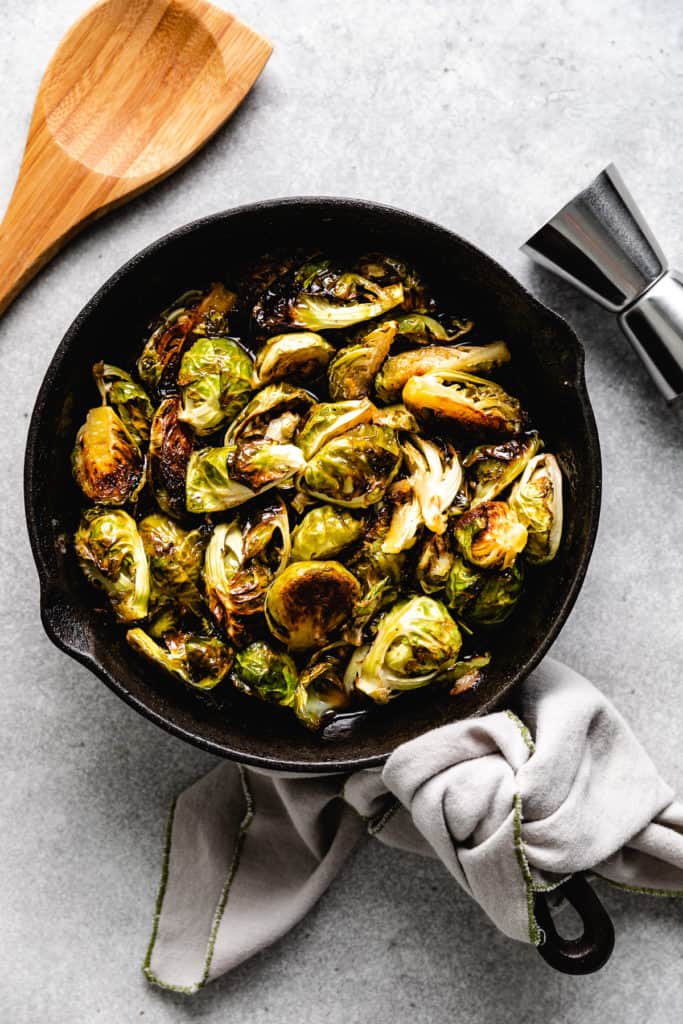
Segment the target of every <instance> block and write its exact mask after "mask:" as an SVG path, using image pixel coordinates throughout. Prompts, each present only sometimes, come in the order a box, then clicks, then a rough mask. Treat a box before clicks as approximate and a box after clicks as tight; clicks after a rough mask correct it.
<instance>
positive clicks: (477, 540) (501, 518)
mask: <svg viewBox="0 0 683 1024" xmlns="http://www.w3.org/2000/svg"><path fill="white" fill-rule="evenodd" d="M455 536H456V539H457V541H458V545H459V547H460V550H461V551H462V553H463V555H464V556H465V558H466V559H467V561H468V562H471V563H472V565H476V566H479V568H481V569H509V568H510V566H511V565H512V564H513V562H514V560H515V558H516V557H517V555H518V554H519V553H520V551H523V550H524V546H525V545H526V542H527V530H526V527H525V526H523V525H522V523H520V521H519V519H518V518H517V515H516V513H515V512H514V511H513V509H511V508H510V506H509V505H507V504H506V503H505V502H504V501H485V502H482V504H481V505H476V506H475V507H474V508H472V509H470V510H469V511H468V512H465V513H464V514H463V515H461V516H460V517H459V518H458V519H457V520H456V523H455Z"/></svg>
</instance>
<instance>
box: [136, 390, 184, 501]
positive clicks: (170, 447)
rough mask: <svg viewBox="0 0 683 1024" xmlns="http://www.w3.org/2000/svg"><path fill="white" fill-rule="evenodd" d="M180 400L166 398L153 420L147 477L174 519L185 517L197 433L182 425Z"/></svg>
mask: <svg viewBox="0 0 683 1024" xmlns="http://www.w3.org/2000/svg"><path fill="white" fill-rule="evenodd" d="M179 414H180V399H179V398H166V399H165V400H164V401H163V402H162V403H161V405H160V406H159V408H158V409H157V411H156V413H155V414H154V419H153V420H152V429H151V433H150V437H149V457H148V462H147V477H148V480H149V485H150V488H151V490H152V493H153V495H154V497H155V498H156V501H157V504H158V505H159V507H160V508H161V509H163V511H164V512H168V513H169V514H170V515H172V516H183V515H184V514H185V478H186V476H187V470H188V466H189V463H190V457H191V455H192V451H193V448H194V434H193V432H192V430H191V428H190V427H189V426H187V424H185V423H180V421H179V420H178V416H179Z"/></svg>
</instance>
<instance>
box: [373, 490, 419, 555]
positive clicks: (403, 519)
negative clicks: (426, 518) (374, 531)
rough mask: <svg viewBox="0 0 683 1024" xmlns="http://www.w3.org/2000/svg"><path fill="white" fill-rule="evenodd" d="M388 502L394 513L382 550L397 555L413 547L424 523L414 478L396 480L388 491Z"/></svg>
mask: <svg viewBox="0 0 683 1024" xmlns="http://www.w3.org/2000/svg"><path fill="white" fill-rule="evenodd" d="M387 503H388V504H389V505H390V506H391V508H392V515H391V523H390V525H389V529H388V530H387V533H386V536H385V538H384V540H383V541H382V550H383V551H384V552H386V554H388V555H397V554H398V553H399V552H401V551H408V550H410V548H412V547H413V545H414V544H415V542H416V541H417V534H418V530H419V529H420V527H421V526H422V523H423V519H422V512H421V511H420V503H419V501H418V500H417V496H416V494H415V488H414V485H413V482H412V480H396V481H395V483H393V484H392V485H391V487H390V488H389V490H388V491H387Z"/></svg>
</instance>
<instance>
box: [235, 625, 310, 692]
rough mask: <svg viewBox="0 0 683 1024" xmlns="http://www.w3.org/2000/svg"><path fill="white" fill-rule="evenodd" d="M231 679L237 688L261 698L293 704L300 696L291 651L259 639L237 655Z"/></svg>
mask: <svg viewBox="0 0 683 1024" xmlns="http://www.w3.org/2000/svg"><path fill="white" fill-rule="evenodd" d="M232 682H233V684H234V685H235V686H236V687H237V689H238V690H243V691H244V692H245V693H248V694H250V695H253V696H255V697H259V698H260V699H261V700H265V701H270V702H271V703H273V704H279V705H280V706H281V707H283V708H289V707H292V705H293V704H294V703H295V701H296V698H297V682H298V675H297V671H296V665H295V664H294V662H293V661H292V659H291V658H290V657H289V655H288V654H284V653H281V652H279V651H274V650H273V648H272V647H269V645H268V644H267V643H264V641H263V640H257V641H255V642H254V643H253V644H250V645H249V647H247V648H245V650H243V651H238V652H237V654H236V655H235V666H234V668H233V671H232Z"/></svg>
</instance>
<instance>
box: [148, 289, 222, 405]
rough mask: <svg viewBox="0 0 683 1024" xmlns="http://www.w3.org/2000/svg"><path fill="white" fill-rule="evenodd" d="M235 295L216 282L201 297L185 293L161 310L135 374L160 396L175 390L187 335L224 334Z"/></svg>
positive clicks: (196, 294)
mask: <svg viewBox="0 0 683 1024" xmlns="http://www.w3.org/2000/svg"><path fill="white" fill-rule="evenodd" d="M236 298H237V296H236V295H235V293H234V292H231V291H228V289H227V288H225V286H224V285H222V284H215V285H213V287H212V288H211V290H210V292H209V293H208V294H207V295H206V296H205V297H204V298H202V293H201V292H196V291H195V292H186V293H185V295H183V296H181V297H180V298H179V299H178V300H177V301H176V302H175V303H174V307H172V308H171V309H168V310H166V311H165V312H164V313H162V314H161V317H160V318H159V323H158V324H157V325H156V326H155V329H154V330H153V332H152V334H151V335H150V338H149V340H148V341H147V343H146V345H145V347H144V349H143V350H142V355H141V356H140V358H139V359H138V364H137V365H138V373H139V374H140V378H141V379H142V380H143V381H144V382H145V384H147V385H148V387H151V388H155V389H156V390H157V391H158V392H159V394H160V395H169V394H172V393H174V392H175V390H176V388H177V379H176V378H177V376H178V368H179V366H180V360H181V357H182V354H183V349H184V348H185V343H186V341H187V339H188V336H189V335H190V333H191V332H192V331H193V330H196V331H197V332H199V333H202V334H222V333H225V331H226V330H227V326H228V325H227V320H226V314H227V313H229V312H230V310H231V309H232V308H233V306H234V305H235V300H236Z"/></svg>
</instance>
